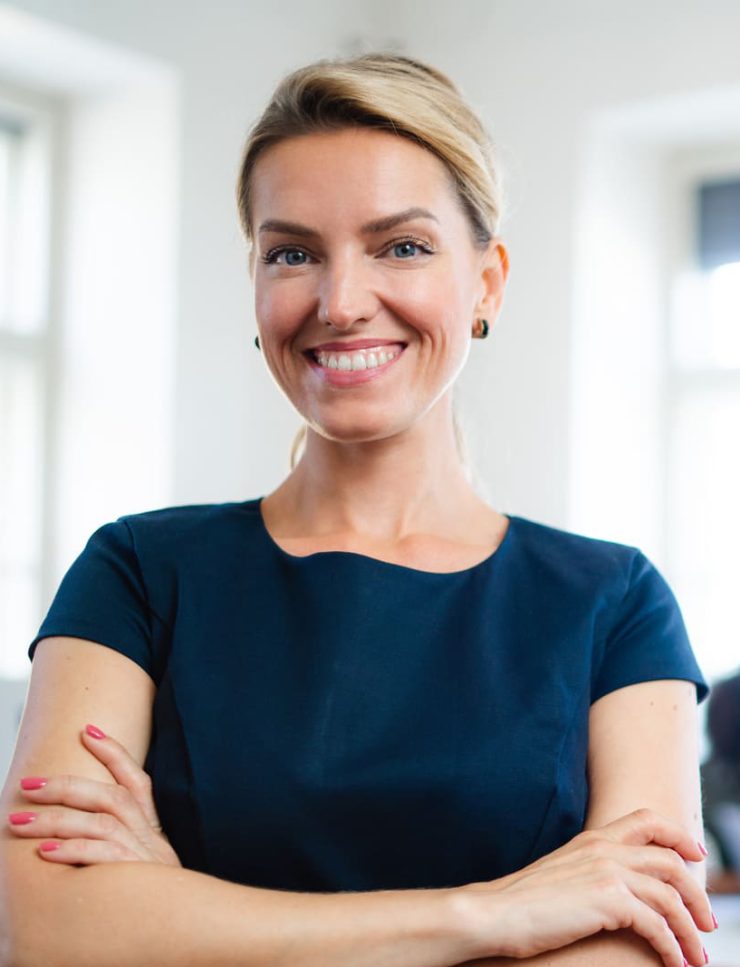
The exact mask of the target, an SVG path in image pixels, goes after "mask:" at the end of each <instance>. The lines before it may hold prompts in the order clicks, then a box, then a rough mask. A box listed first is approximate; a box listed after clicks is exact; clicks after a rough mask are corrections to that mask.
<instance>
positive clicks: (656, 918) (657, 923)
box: [625, 896, 704, 967]
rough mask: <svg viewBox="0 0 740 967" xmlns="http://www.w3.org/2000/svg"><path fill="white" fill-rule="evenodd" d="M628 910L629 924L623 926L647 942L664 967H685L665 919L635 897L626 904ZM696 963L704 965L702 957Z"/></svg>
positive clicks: (677, 945) (678, 947)
mask: <svg viewBox="0 0 740 967" xmlns="http://www.w3.org/2000/svg"><path fill="white" fill-rule="evenodd" d="M628 909H629V922H627V923H626V924H625V926H628V927H630V928H631V929H632V930H634V932H635V933H636V934H639V935H640V936H641V937H644V938H645V940H647V942H648V943H649V944H650V945H651V947H653V948H654V949H655V950H656V951H657V952H658V954H660V956H661V957H662V958H663V963H664V964H665V967H685V964H686V960H685V958H684V955H683V950H682V949H681V944H680V943H679V942H678V940H677V939H676V937H675V935H674V933H673V931H672V930H671V928H670V927H669V926H668V923H667V922H666V920H665V918H664V917H662V916H661V915H660V914H659V913H656V912H655V910H653V909H652V907H649V906H647V905H646V904H644V903H642V902H641V901H640V900H638V899H637V897H635V896H633V897H632V899H631V901H629V902H628ZM696 963H704V958H703V957H702V958H701V960H698V961H696Z"/></svg>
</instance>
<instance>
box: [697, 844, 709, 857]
mask: <svg viewBox="0 0 740 967" xmlns="http://www.w3.org/2000/svg"><path fill="white" fill-rule="evenodd" d="M696 845H697V846H698V847H699V849H700V850H701V851H702V853H703V854H704V855H705V856H709V853H708V852H707V849H706V847H705V846H704V843H700V842H699V841H698V840H697V841H696Z"/></svg>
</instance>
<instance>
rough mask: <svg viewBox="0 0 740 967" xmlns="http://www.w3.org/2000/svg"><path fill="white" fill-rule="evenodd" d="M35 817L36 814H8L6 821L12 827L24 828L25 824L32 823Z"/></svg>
mask: <svg viewBox="0 0 740 967" xmlns="http://www.w3.org/2000/svg"><path fill="white" fill-rule="evenodd" d="M36 816H37V814H36V813H10V814H9V815H8V819H9V820H10V821H11V823H12V824H13V825H14V826H24V825H25V824H26V823H32V822H33V821H34V819H35V818H36Z"/></svg>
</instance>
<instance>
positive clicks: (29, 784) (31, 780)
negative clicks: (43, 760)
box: [21, 776, 48, 789]
mask: <svg viewBox="0 0 740 967" xmlns="http://www.w3.org/2000/svg"><path fill="white" fill-rule="evenodd" d="M47 782H48V779H42V778H41V776H27V777H26V778H25V779H21V789H43V788H44V786H45V785H46V783H47Z"/></svg>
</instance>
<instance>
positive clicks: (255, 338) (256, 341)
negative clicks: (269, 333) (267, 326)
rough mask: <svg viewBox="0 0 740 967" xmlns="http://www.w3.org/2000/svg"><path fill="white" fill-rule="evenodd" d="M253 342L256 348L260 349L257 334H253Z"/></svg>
mask: <svg viewBox="0 0 740 967" xmlns="http://www.w3.org/2000/svg"><path fill="white" fill-rule="evenodd" d="M254 344H255V346H256V347H257V349H260V337H259V336H255V337H254ZM260 352H262V350H261V349H260Z"/></svg>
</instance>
